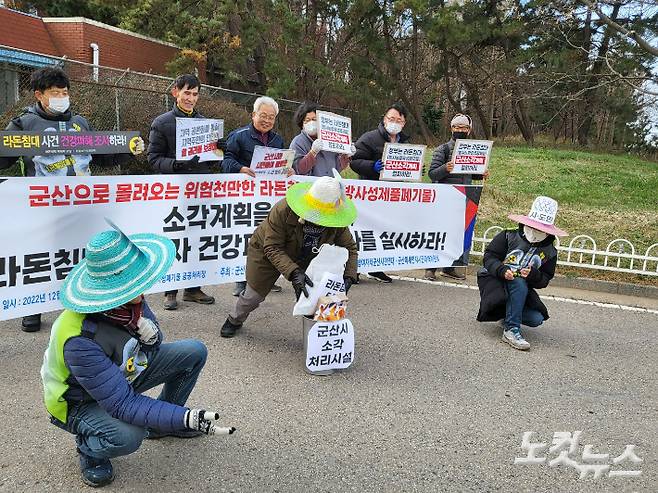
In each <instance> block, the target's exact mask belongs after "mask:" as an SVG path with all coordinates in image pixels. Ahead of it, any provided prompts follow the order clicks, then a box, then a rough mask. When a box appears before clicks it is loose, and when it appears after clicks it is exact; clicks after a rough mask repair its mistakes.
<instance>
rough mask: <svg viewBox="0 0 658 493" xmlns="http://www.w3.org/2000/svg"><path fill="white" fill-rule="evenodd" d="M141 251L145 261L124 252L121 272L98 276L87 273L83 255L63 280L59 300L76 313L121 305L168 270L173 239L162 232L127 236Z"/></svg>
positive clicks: (133, 297)
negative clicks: (123, 266) (135, 260)
mask: <svg viewBox="0 0 658 493" xmlns="http://www.w3.org/2000/svg"><path fill="white" fill-rule="evenodd" d="M128 238H129V239H130V241H131V242H132V243H133V244H134V245H135V246H136V247H137V248H138V249H139V251H140V252H141V254H143V255H144V259H145V262H139V263H138V262H134V261H132V260H134V259H133V258H131V257H133V256H134V255H133V256H127V258H126V265H125V268H123V269H122V270H121V271H120V272H117V273H115V274H112V275H109V276H104V277H98V276H94V275H90V273H89V269H88V265H87V261H86V259H83V260H82V261H81V262H80V263H78V265H76V266H75V267H74V268H73V270H71V272H70V273H69V275H68V276H67V277H66V279H65V280H64V284H63V285H62V288H61V290H60V300H61V302H62V305H64V307H65V308H67V309H69V310H72V311H75V312H78V313H96V312H102V311H106V310H111V309H112V308H116V307H118V306H121V305H123V304H125V303H127V302H129V301H131V300H133V299H135V298H136V297H137V296H139V295H140V294H142V293H144V292H145V291H147V290H148V289H150V288H151V287H152V286H153V285H154V284H155V283H156V282H158V281H159V280H160V279H161V278H162V276H163V275H164V274H166V273H167V271H168V270H169V268H170V267H171V265H172V263H173V262H174V258H175V256H176V247H175V245H174V243H173V242H172V241H171V240H170V239H169V238H165V237H164V236H159V235H154V234H150V233H140V234H135V235H130V236H128Z"/></svg>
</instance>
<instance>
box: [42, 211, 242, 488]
mask: <svg viewBox="0 0 658 493" xmlns="http://www.w3.org/2000/svg"><path fill="white" fill-rule="evenodd" d="M108 223H110V225H111V226H112V228H113V229H112V230H109V231H103V232H101V233H98V234H96V235H95V236H94V237H93V238H91V240H90V241H89V243H88V244H87V250H86V257H85V258H84V259H83V260H82V261H81V262H80V263H79V264H78V265H77V266H76V267H74V268H73V270H71V272H70V273H69V275H68V276H67V278H66V280H65V281H64V285H63V287H62V289H61V300H62V304H63V305H64V307H65V308H66V310H64V311H63V312H62V313H61V314H60V315H59V316H58V317H57V320H55V323H54V324H53V327H52V330H51V333H50V342H49V344H48V347H47V348H46V352H45V354H44V358H43V365H42V366H41V379H42V383H43V391H44V404H45V406H46V409H47V410H48V413H49V414H50V418H51V422H52V423H53V424H54V425H56V426H57V427H59V428H61V429H63V430H65V431H67V432H69V433H71V434H73V435H75V443H76V448H77V452H78V455H79V460H80V472H81V475H82V481H83V482H84V483H86V484H88V485H91V486H95V487H98V486H104V485H106V484H109V483H111V482H112V481H113V479H114V468H113V466H112V463H111V462H110V459H112V458H114V457H119V456H123V455H128V454H131V453H132V452H134V451H136V450H137V449H138V448H139V446H140V445H141V443H142V440H143V439H144V438H145V437H147V436H148V438H159V437H163V436H173V437H179V438H192V437H196V436H200V435H203V434H209V433H213V432H216V431H217V430H219V429H215V427H214V425H213V424H212V421H211V420H215V419H217V417H218V415H217V414H216V413H207V412H206V411H205V410H202V409H190V408H188V407H187V406H186V402H187V398H188V396H189V395H190V392H192V390H193V388H194V385H195V383H196V381H197V378H198V376H199V373H200V372H201V370H202V368H203V366H204V364H205V362H206V357H207V353H208V351H207V349H206V347H205V346H204V344H203V343H202V342H201V341H198V340H194V339H186V340H183V341H174V342H169V343H163V342H162V341H163V335H162V331H161V330H160V324H159V323H158V321H157V319H156V317H155V315H154V314H153V312H152V311H151V309H150V308H149V306H148V304H147V302H146V299H145V298H144V296H143V293H144V292H145V291H146V290H148V289H149V288H150V287H151V286H153V285H154V284H155V283H156V282H158V281H159V280H160V279H161V278H162V276H163V274H164V273H166V272H167V270H169V268H170V267H171V265H172V262H173V260H174V257H175V254H176V249H175V247H174V243H173V242H172V241H171V240H169V239H168V238H165V237H162V236H158V235H154V234H148V233H140V234H135V235H130V236H127V235H125V234H124V233H123V232H121V230H119V228H117V227H116V226H115V225H114V224H112V223H111V222H110V221H108ZM161 384H164V385H163V387H162V392H161V393H160V396H159V397H158V398H157V399H153V398H151V397H149V396H146V395H143V392H145V391H146V390H148V389H151V388H153V387H156V386H158V385H161ZM208 416H210V417H211V419H208ZM222 430H223V431H222V432H225V433H232V432H233V431H234V429H233V428H226V429H222Z"/></svg>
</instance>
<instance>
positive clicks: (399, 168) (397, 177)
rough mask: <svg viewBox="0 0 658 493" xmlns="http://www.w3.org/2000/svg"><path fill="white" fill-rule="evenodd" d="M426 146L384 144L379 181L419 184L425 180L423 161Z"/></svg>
mask: <svg viewBox="0 0 658 493" xmlns="http://www.w3.org/2000/svg"><path fill="white" fill-rule="evenodd" d="M426 148H427V146H425V145H417V144H392V143H386V144H384V154H383V155H382V163H383V164H384V166H383V168H382V170H381V172H380V173H379V179H380V180H385V181H410V182H419V181H421V180H422V179H423V159H424V158H425V149H426Z"/></svg>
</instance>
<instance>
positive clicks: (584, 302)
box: [389, 274, 658, 315]
mask: <svg viewBox="0 0 658 493" xmlns="http://www.w3.org/2000/svg"><path fill="white" fill-rule="evenodd" d="M389 275H390V274H389ZM390 276H391V277H392V278H393V279H398V280H400V281H411V282H419V283H423V284H433V285H435V286H447V287H451V288H462V289H472V290H474V291H477V290H478V287H477V286H471V285H469V284H462V283H456V282H446V281H429V280H427V279H417V278H415V277H406V276H394V275H390ZM541 298H543V299H545V300H553V301H562V302H564V303H573V304H575V305H591V306H598V307H601V308H613V309H616V310H626V311H629V312H640V313H652V314H655V315H658V310H652V309H650V308H641V307H639V306H628V305H618V304H616V303H603V302H601V301H589V300H578V299H575V298H562V297H561V296H552V295H548V294H546V295H541Z"/></svg>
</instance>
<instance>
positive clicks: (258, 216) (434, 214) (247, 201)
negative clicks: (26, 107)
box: [0, 174, 482, 320]
mask: <svg viewBox="0 0 658 493" xmlns="http://www.w3.org/2000/svg"><path fill="white" fill-rule="evenodd" d="M314 179H315V178H314V177H301V176H294V179H293V177H291V178H289V179H262V180H254V179H253V178H250V177H247V176H245V175H243V174H221V175H150V176H84V177H83V176H79V177H76V176H71V177H57V178H45V177H44V178H41V177H30V178H22V177H21V178H14V177H11V178H3V179H0V209H1V210H3V211H5V213H4V214H2V215H1V216H0V230H1V231H2V241H1V242H0V320H6V319H10V318H16V317H21V316H25V315H30V314H34V313H45V312H48V311H53V310H58V309H60V308H61V305H60V303H59V288H60V286H61V283H62V280H63V279H64V278H65V277H66V275H67V274H68V272H69V271H70V270H71V268H72V267H73V265H75V264H76V263H77V262H79V261H80V259H81V258H82V257H83V255H84V247H85V245H86V244H87V241H88V240H89V239H90V238H91V237H92V236H93V235H94V234H96V233H98V232H100V231H104V230H106V229H109V227H108V225H107V223H106V222H105V219H104V218H106V217H107V218H109V219H110V220H112V221H113V222H114V223H115V224H117V225H118V226H119V227H120V228H121V229H122V230H123V231H125V232H126V234H135V233H156V234H161V235H164V236H168V237H169V238H171V239H172V240H173V241H174V243H175V244H176V248H177V257H176V261H175V262H174V264H173V265H172V267H171V269H170V270H169V272H168V273H167V274H166V275H165V276H163V277H162V279H161V281H160V282H159V283H157V284H156V285H155V286H154V287H153V288H152V289H151V291H150V292H161V291H168V290H173V289H181V288H184V287H192V286H205V285H212V284H222V283H228V282H234V281H238V280H242V279H244V275H245V264H246V255H247V245H248V242H249V238H250V237H251V235H252V233H253V231H254V229H255V227H256V226H258V225H259V224H260V223H261V222H263V220H264V219H265V218H266V217H267V214H268V213H269V211H270V209H271V207H272V205H273V204H274V203H276V202H278V201H279V200H281V199H283V198H284V196H285V193H286V190H287V188H288V186H289V185H291V184H293V183H295V180H299V181H302V180H303V181H307V180H314ZM344 182H345V185H346V193H347V194H348V195H349V196H351V197H352V199H353V200H354V202H355V205H356V208H357V211H358V218H357V220H356V222H355V223H354V225H353V226H352V227H351V228H350V229H351V231H352V234H353V236H354V239H355V240H356V243H357V246H358V248H359V260H358V268H359V271H360V272H372V271H391V270H408V269H422V268H426V267H443V266H449V265H451V264H452V262H453V261H454V260H455V259H456V258H458V257H460V256H461V255H462V253H463V251H464V249H465V248H466V247H467V246H470V239H471V236H472V229H473V226H474V224H475V216H476V212H477V204H478V202H479V194H480V191H481V189H482V187H481V186H468V187H462V186H460V187H456V186H453V185H437V184H420V183H393V182H374V181H360V180H344Z"/></svg>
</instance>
